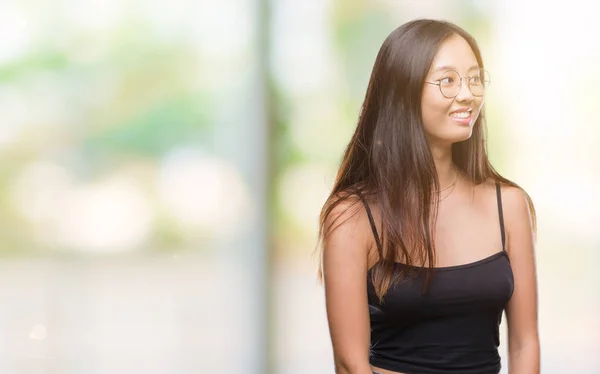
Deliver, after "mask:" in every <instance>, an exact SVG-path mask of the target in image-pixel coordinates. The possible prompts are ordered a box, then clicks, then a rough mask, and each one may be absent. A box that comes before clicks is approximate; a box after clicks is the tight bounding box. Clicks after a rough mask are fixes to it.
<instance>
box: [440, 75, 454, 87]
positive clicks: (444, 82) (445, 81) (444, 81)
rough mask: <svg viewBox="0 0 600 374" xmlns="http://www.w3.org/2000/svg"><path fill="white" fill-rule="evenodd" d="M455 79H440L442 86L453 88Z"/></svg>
mask: <svg viewBox="0 0 600 374" xmlns="http://www.w3.org/2000/svg"><path fill="white" fill-rule="evenodd" d="M454 81H455V80H454V78H453V77H444V78H442V79H440V84H441V85H442V86H451V85H453V84H454Z"/></svg>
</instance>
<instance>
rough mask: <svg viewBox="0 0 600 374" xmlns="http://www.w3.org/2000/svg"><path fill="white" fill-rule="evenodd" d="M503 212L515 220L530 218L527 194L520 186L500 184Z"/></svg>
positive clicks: (527, 219)
mask: <svg viewBox="0 0 600 374" xmlns="http://www.w3.org/2000/svg"><path fill="white" fill-rule="evenodd" d="M501 191H502V207H503V209H504V214H505V215H507V216H509V217H510V218H512V219H516V220H524V221H529V220H530V211H529V208H530V207H529V195H528V194H527V192H526V191H525V190H523V189H522V188H520V187H514V186H509V185H504V184H502V185H501Z"/></svg>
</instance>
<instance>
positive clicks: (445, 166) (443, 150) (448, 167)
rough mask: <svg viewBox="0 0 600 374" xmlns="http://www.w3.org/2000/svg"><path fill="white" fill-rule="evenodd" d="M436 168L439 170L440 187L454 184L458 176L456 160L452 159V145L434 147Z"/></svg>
mask: <svg viewBox="0 0 600 374" xmlns="http://www.w3.org/2000/svg"><path fill="white" fill-rule="evenodd" d="M431 151H432V154H433V160H434V162H435V170H436V171H437V176H438V181H439V183H440V186H439V187H440V189H443V188H446V187H448V186H450V185H452V184H453V183H454V182H455V181H456V178H457V174H456V169H455V167H454V162H453V161H452V146H447V147H435V148H432V150H431Z"/></svg>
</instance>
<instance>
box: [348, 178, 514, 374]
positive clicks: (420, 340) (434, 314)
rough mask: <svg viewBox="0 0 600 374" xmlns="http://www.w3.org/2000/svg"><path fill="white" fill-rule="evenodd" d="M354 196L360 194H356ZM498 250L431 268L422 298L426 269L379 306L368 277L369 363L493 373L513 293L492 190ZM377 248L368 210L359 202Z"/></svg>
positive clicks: (413, 371) (416, 371)
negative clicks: (467, 261)
mask: <svg viewBox="0 0 600 374" xmlns="http://www.w3.org/2000/svg"><path fill="white" fill-rule="evenodd" d="M359 196H360V195H359ZM496 196H497V201H498V213H499V217H500V233H501V238H502V251H501V252H498V253H496V254H493V255H491V256H489V257H487V258H484V259H481V260H479V261H475V262H472V263H468V264H464V265H456V266H448V267H438V268H435V272H434V275H433V279H432V281H431V284H430V286H429V289H428V291H427V293H423V292H422V291H423V284H424V280H425V274H424V268H420V267H415V266H410V267H409V266H408V265H406V264H401V263H396V264H395V266H396V267H397V268H398V269H399V270H400V269H402V270H407V269H410V270H414V271H415V272H416V274H417V275H416V277H414V278H410V279H408V280H406V281H400V282H398V283H395V284H394V285H393V286H392V287H390V288H389V290H388V292H387V293H386V295H385V297H384V302H383V303H380V302H379V300H378V298H377V296H376V294H375V288H374V286H373V283H372V280H371V270H369V273H368V276H367V287H368V301H369V314H370V322H371V347H370V350H371V351H370V363H371V365H373V366H377V367H380V368H383V369H387V370H392V371H397V372H401V373H407V374H434V373H435V374H450V373H452V374H458V373H460V374H488V373H489V374H497V373H499V372H500V356H499V354H498V345H499V343H500V338H499V326H500V322H501V319H502V312H503V311H504V308H505V306H506V304H507V303H508V301H509V300H510V298H511V296H512V293H513V290H514V279H513V273H512V269H511V266H510V261H509V258H508V255H507V253H506V250H505V241H506V240H505V233H504V218H503V215H502V198H501V193H500V186H499V185H498V184H496ZM360 197H361V199H362V201H363V203H364V204H365V208H366V211H367V215H368V217H369V222H370V224H371V228H372V230H373V234H374V235H375V241H376V243H377V245H378V246H380V245H381V242H380V239H379V235H378V234H377V229H376V226H375V222H374V220H373V216H372V214H371V210H370V209H369V206H368V205H367V203H366V200H365V199H364V198H363V197H362V196H360Z"/></svg>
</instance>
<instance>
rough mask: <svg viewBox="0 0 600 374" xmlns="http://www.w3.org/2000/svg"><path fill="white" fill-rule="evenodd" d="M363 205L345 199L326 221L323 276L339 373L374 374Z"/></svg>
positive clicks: (365, 223) (334, 353) (367, 225)
mask: <svg viewBox="0 0 600 374" xmlns="http://www.w3.org/2000/svg"><path fill="white" fill-rule="evenodd" d="M360 208H362V204H361V203H360V202H358V203H356V204H355V205H353V206H352V202H351V201H349V200H346V201H344V202H343V203H340V204H339V205H338V206H336V207H335V209H334V210H333V211H332V212H331V214H330V216H329V217H328V219H327V221H326V222H325V230H324V232H325V233H326V236H325V239H324V241H323V246H324V247H323V279H324V285H325V306H326V309H327V320H328V323H329V332H330V335H331V342H332V345H333V355H334V362H335V372H336V374H372V371H371V369H370V366H369V345H370V326H369V313H368V302H367V266H368V265H367V261H368V260H367V257H368V236H367V234H368V233H370V230H369V224H368V221H367V219H368V218H367V216H366V212H365V211H364V208H362V209H360ZM332 228H334V230H333V231H331V229H332ZM365 228H366V230H365Z"/></svg>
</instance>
